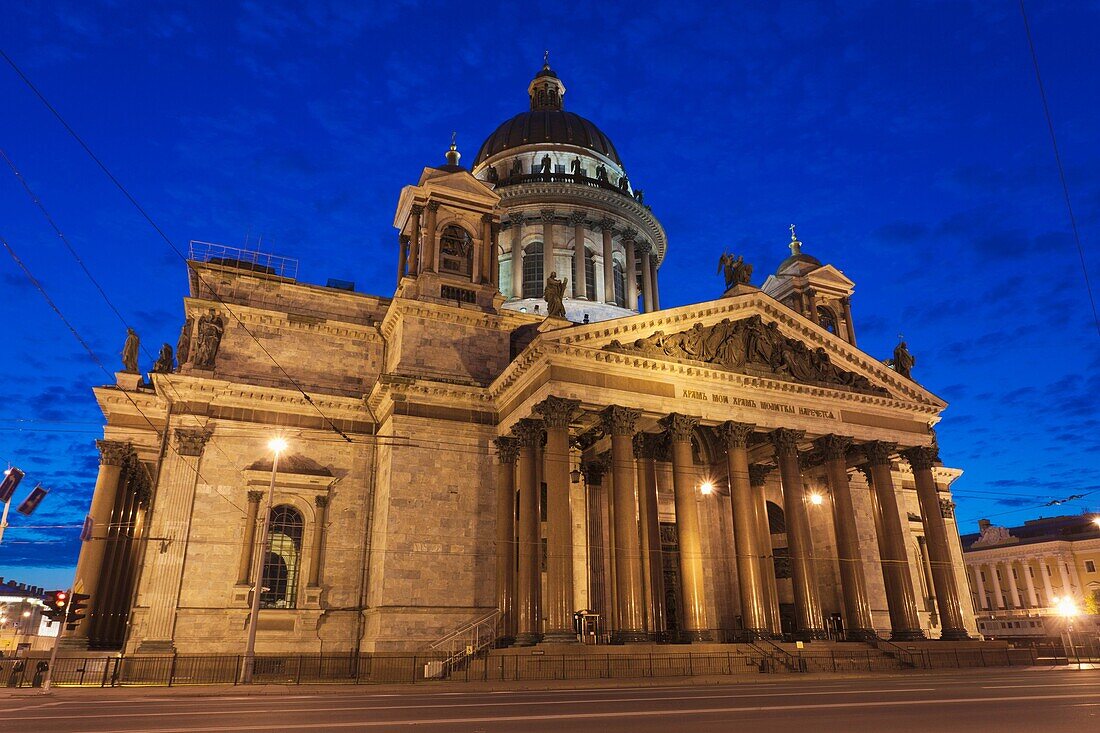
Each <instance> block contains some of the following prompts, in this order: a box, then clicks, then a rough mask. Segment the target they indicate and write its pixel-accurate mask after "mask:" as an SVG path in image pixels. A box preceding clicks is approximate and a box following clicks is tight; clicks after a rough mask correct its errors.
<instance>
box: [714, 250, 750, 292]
mask: <svg viewBox="0 0 1100 733" xmlns="http://www.w3.org/2000/svg"><path fill="white" fill-rule="evenodd" d="M718 272H721V273H724V274H725V277H726V289H727V290H728V289H730V288H732V287H733V286H734V285H748V284H749V280H750V279H751V278H752V265H750V264H749V263H747V262H745V258H744V257H742V256H741V255H737V257H736V258H735V257H734V256H733V255H731V254H730V253H729V252H723V253H722V256H721V257H719V258H718Z"/></svg>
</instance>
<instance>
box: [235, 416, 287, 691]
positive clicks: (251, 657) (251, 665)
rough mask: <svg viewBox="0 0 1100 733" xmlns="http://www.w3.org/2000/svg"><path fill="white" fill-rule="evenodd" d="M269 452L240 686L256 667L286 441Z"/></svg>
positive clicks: (276, 440)
mask: <svg viewBox="0 0 1100 733" xmlns="http://www.w3.org/2000/svg"><path fill="white" fill-rule="evenodd" d="M267 447H268V449H269V450H270V451H271V454H272V456H271V483H270V484H268V487H267V507H266V508H265V509H264V518H263V522H262V523H261V524H260V544H259V547H260V552H257V553H254V555H253V558H254V561H255V565H256V566H255V567H254V568H252V610H251V612H250V613H249V614H248V643H247V644H246V645H245V649H244V660H242V662H241V684H243V685H248V684H251V683H252V672H253V670H254V669H255V667H256V626H257V624H256V619H257V617H258V616H259V615H260V591H261V590H262V589H261V588H260V584H261V583H262V582H263V575H264V559H265V556H264V548H266V547H267V531H268V524H269V523H270V521H271V504H272V501H273V500H274V498H275V476H276V475H277V474H278V472H279V454H280V453H282V452H283V451H285V450H286V441H285V440H283V439H282V438H279V437H275V438H272V439H271V440H269V441H268V442H267Z"/></svg>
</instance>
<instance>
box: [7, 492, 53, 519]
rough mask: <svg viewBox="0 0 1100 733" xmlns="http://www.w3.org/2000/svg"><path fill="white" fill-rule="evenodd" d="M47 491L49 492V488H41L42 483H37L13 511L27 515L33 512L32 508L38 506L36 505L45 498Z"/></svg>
mask: <svg viewBox="0 0 1100 733" xmlns="http://www.w3.org/2000/svg"><path fill="white" fill-rule="evenodd" d="M48 493H50V490H49V489H46V488H43V487H42V484H38V485H37V486H35V487H34V488H33V489H32V490H31V493H30V494H28V495H27V498H26V499H24V500H23V503H22V504H20V505H19V508H18V509H16V510H15V511H17V512H19V513H20V514H22V515H24V516H27V517H29V516H30V515H32V514H34V510H35V509H37V508H38V505H39V504H41V503H42V500H43V499H45V498H46V494H48Z"/></svg>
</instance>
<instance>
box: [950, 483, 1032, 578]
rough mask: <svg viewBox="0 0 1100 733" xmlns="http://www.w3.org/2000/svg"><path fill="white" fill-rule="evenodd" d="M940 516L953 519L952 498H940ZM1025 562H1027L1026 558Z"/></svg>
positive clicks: (953, 503) (953, 504)
mask: <svg viewBox="0 0 1100 733" xmlns="http://www.w3.org/2000/svg"><path fill="white" fill-rule="evenodd" d="M940 516H941V517H943V518H944V519H951V518H952V517H954V516H955V502H953V501H951V500H950V499H944V498H942V497H941V498H940ZM1024 562H1027V560H1026V559H1025V560H1024Z"/></svg>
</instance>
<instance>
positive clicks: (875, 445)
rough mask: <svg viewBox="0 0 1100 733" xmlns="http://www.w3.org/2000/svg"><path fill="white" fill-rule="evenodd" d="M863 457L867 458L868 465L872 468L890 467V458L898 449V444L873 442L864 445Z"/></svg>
mask: <svg viewBox="0 0 1100 733" xmlns="http://www.w3.org/2000/svg"><path fill="white" fill-rule="evenodd" d="M862 447H863V455H865V456H866V457H867V463H868V465H871V466H889V465H890V456H892V455H893V454H894V450H895V449H896V448H897V447H898V446H897V443H886V442H883V441H881V440H872V441H871V442H869V443H864V444H863V446H862Z"/></svg>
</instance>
